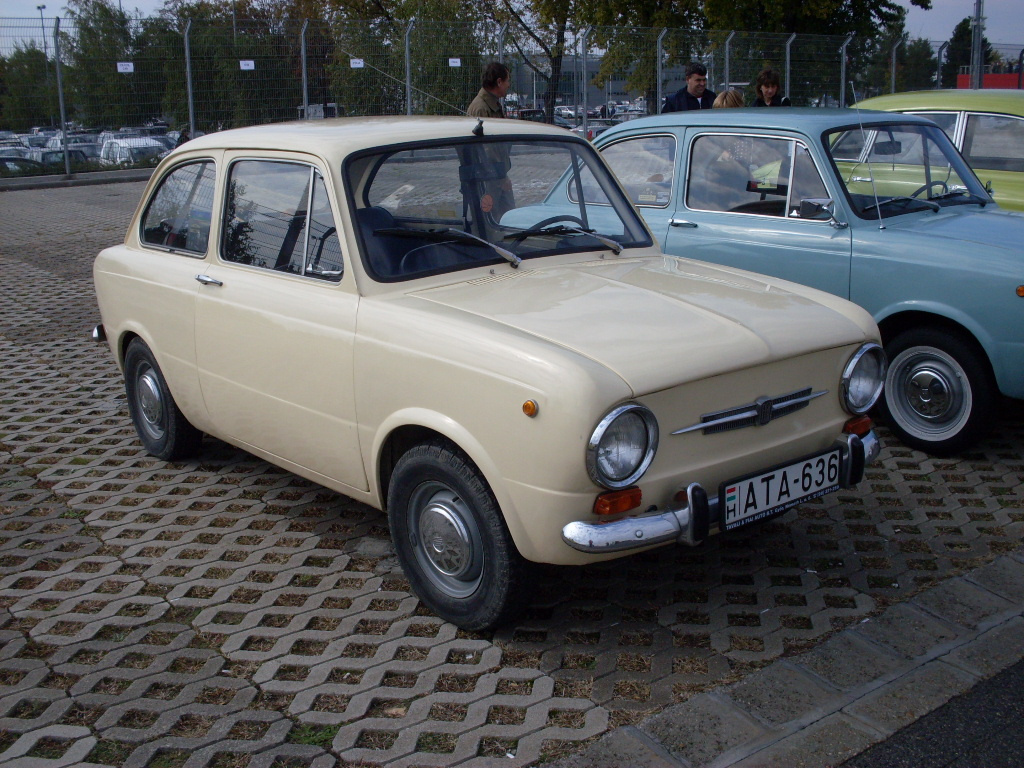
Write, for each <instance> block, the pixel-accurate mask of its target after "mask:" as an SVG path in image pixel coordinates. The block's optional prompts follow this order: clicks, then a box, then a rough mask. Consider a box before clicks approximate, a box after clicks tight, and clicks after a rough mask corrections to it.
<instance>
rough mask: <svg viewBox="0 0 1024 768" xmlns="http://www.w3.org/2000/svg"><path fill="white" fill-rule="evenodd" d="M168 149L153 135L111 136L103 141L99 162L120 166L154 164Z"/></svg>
mask: <svg viewBox="0 0 1024 768" xmlns="http://www.w3.org/2000/svg"><path fill="white" fill-rule="evenodd" d="M168 151H169V150H168V149H167V147H165V146H164V145H163V144H162V143H160V142H159V141H157V140H156V139H155V138H153V137H148V136H139V137H131V138H112V139H109V140H107V141H106V142H104V144H103V149H102V150H101V151H100V162H101V163H102V164H103V165H106V166H118V167H121V168H127V167H130V166H145V165H156V164H157V162H159V160H160V158H161V157H163V156H164V155H165V154H167V152H168Z"/></svg>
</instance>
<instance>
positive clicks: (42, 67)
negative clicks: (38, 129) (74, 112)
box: [0, 42, 57, 131]
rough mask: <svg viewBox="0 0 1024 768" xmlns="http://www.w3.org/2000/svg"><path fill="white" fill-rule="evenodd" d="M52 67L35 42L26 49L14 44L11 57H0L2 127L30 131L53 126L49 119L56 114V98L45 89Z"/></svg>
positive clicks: (0, 112)
mask: <svg viewBox="0 0 1024 768" xmlns="http://www.w3.org/2000/svg"><path fill="white" fill-rule="evenodd" d="M52 66H53V65H52V63H50V62H49V61H48V60H47V59H46V56H45V54H44V53H43V51H42V50H40V49H39V48H36V47H35V43H34V42H30V43H29V44H28V46H27V47H22V46H21V45H19V44H17V43H15V45H14V52H13V53H12V54H11V55H10V56H8V57H7V58H4V57H0V125H2V126H3V127H4V128H7V129H9V130H14V131H27V130H29V129H30V128H31V127H32V126H36V125H49V124H50V115H56V114H57V111H56V110H57V106H56V103H55V99H56V97H55V96H53V95H52V91H51V89H48V88H46V84H47V80H48V78H47V76H46V70H47V67H52ZM48 97H49V98H48Z"/></svg>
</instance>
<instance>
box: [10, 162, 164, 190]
mask: <svg viewBox="0 0 1024 768" xmlns="http://www.w3.org/2000/svg"><path fill="white" fill-rule="evenodd" d="M152 175H153V169H152V168H137V169H132V170H127V171H96V172H95V173H85V174H77V173H72V174H70V175H67V174H63V173H61V174H53V175H52V176H23V177H15V178H10V179H0V192H16V191H19V190H23V189H52V188H55V187H85V186H89V185H92V184H115V183H119V182H125V181H146V180H147V179H148V178H149V177H150V176H152Z"/></svg>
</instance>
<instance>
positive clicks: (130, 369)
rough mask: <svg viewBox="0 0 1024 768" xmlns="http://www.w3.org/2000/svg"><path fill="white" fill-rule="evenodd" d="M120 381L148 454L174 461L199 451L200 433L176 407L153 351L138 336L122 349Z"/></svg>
mask: <svg viewBox="0 0 1024 768" xmlns="http://www.w3.org/2000/svg"><path fill="white" fill-rule="evenodd" d="M124 384H125V391H126V392H127V395H128V412H129V413H130V414H131V417H132V422H133V423H134V424H135V431H136V432H137V433H138V435H139V439H140V440H141V441H142V444H143V445H144V446H145V448H146V450H147V451H148V452H149V453H151V454H153V455H154V456H156V457H157V458H160V459H164V460H165V461H174V460H175V459H183V458H186V457H188V456H191V455H193V454H195V453H197V452H198V451H199V446H200V444H201V443H202V440H203V433H202V432H200V431H199V430H198V429H196V428H195V427H193V426H192V425H191V424H190V423H189V421H188V419H186V418H185V416H184V414H182V412H181V411H180V410H179V409H178V405H177V403H175V402H174V397H173V396H172V395H171V390H170V389H168V387H167V381H166V380H165V379H164V375H163V373H161V371H160V366H159V365H157V363H156V358H155V357H153V352H152V351H151V350H150V348H149V347H148V346H146V343H145V342H144V341H142V340H141V339H133V340H132V342H131V343H130V344H129V345H128V350H127V351H126V352H125V356H124Z"/></svg>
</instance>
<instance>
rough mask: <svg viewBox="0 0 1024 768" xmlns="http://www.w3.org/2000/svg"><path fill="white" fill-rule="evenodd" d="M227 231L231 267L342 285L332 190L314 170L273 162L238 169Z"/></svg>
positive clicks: (230, 190) (231, 183) (245, 163)
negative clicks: (338, 281)
mask: <svg viewBox="0 0 1024 768" xmlns="http://www.w3.org/2000/svg"><path fill="white" fill-rule="evenodd" d="M222 229H223V233H224V234H223V242H222V244H221V256H222V258H223V259H224V260H225V261H231V262H235V263H237V264H246V265H248V266H251V267H260V268H262V269H270V270H275V271H277V272H289V273H291V274H294V275H303V276H306V277H315V278H318V279H323V280H334V281H337V280H340V279H341V276H342V271H343V265H342V254H341V245H340V241H339V239H338V231H337V228H336V226H335V222H334V215H333V213H332V211H331V205H330V201H329V199H328V197H327V187H326V185H325V184H324V180H323V177H322V176H321V175H320V172H319V171H317V170H316V169H315V168H313V167H312V166H310V165H306V164H303V163H288V162H277V161H271V160H240V161H238V162H236V163H234V164H233V165H232V166H231V170H230V176H229V178H228V186H227V199H226V200H225V209H224V226H223V228H222Z"/></svg>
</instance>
